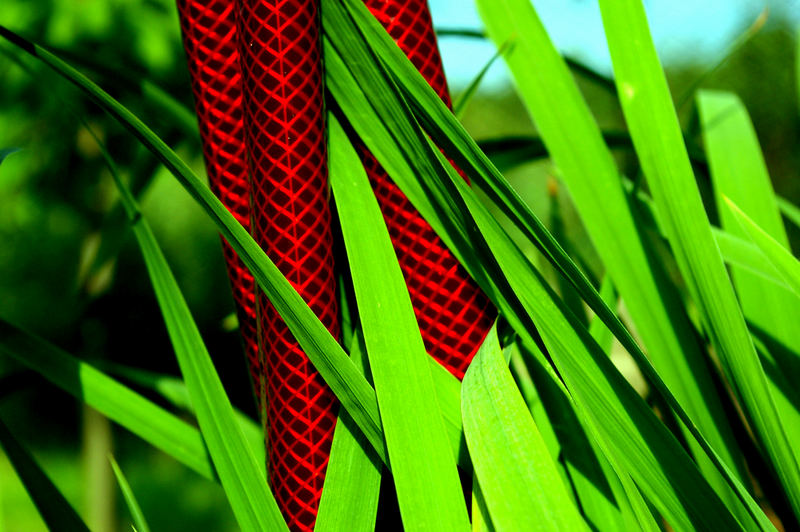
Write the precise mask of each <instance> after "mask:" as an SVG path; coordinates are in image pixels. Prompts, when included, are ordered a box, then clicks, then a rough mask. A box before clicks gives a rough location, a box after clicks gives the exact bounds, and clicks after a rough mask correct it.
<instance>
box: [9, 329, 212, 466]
mask: <svg viewBox="0 0 800 532" xmlns="http://www.w3.org/2000/svg"><path fill="white" fill-rule="evenodd" d="M0 353H3V354H4V355H7V356H9V357H11V358H13V359H14V360H16V361H17V362H19V363H20V364H22V365H24V366H25V367H27V368H29V369H31V370H32V371H35V372H37V373H39V374H40V375H42V376H43V377H44V378H45V379H47V380H48V381H50V382H51V383H53V384H54V385H55V386H57V387H59V388H60V389H62V390H64V391H65V392H67V393H69V394H70V395H72V396H74V397H76V398H78V399H79V400H81V401H83V402H85V403H86V404H87V405H89V406H91V407H92V408H94V409H95V410H97V411H98V412H100V413H101V414H103V415H104V416H106V417H108V418H109V419H111V420H112V421H114V422H115V423H118V424H119V425H121V426H123V427H125V428H126V429H128V430H129V431H131V432H132V433H134V434H136V435H137V436H139V437H140V438H142V439H143V440H144V441H146V442H148V443H149V444H151V445H153V446H154V447H156V448H157V449H161V450H162V451H163V452H165V453H166V454H168V455H169V456H171V457H173V458H175V459H176V460H178V461H179V462H181V463H182V464H184V465H185V466H187V467H189V468H190V469H192V470H194V471H196V472H197V473H198V474H200V475H201V476H203V477H205V478H208V479H212V480H213V479H215V478H216V472H215V471H214V466H213V465H212V463H211V460H210V458H209V456H208V452H207V450H206V448H205V444H204V443H203V437H202V436H201V435H200V433H199V431H198V430H197V429H196V428H194V427H192V426H191V425H189V424H188V423H186V422H185V421H183V420H182V419H180V418H178V417H177V416H175V415H174V414H171V413H170V412H168V411H166V410H164V409H163V408H161V407H160V406H158V405H156V404H155V403H153V402H152V401H150V400H149V399H146V398H144V397H142V396H141V395H139V394H138V393H136V392H134V391H133V390H131V389H130V388H128V387H127V386H124V385H123V384H121V383H119V382H118V381H116V380H114V379H113V378H111V377H109V376H107V375H106V374H105V373H103V372H101V371H99V370H98V369H96V368H95V367H94V366H92V365H90V364H88V363H86V362H83V361H81V360H79V359H77V358H75V357H73V356H72V355H70V354H68V353H66V352H64V351H62V350H61V349H59V348H58V347H56V346H54V345H52V344H50V343H48V342H46V341H44V340H42V339H41V338H38V337H36V336H34V335H32V334H30V333H27V332H25V331H23V330H21V329H19V328H17V327H15V326H14V325H11V324H10V323H8V322H6V321H3V320H0Z"/></svg>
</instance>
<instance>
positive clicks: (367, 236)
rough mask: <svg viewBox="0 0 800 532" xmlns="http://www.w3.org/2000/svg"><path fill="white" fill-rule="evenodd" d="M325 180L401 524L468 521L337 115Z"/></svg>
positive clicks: (386, 246)
mask: <svg viewBox="0 0 800 532" xmlns="http://www.w3.org/2000/svg"><path fill="white" fill-rule="evenodd" d="M329 131H330V137H331V143H330V146H331V149H330V154H329V157H330V167H331V172H330V182H331V188H332V190H333V194H334V197H335V198H336V207H337V210H338V212H339V221H340V224H341V227H342V235H343V237H344V242H345V247H346V249H347V258H348V262H349V263H350V272H351V275H352V277H353V286H354V289H355V294H356V301H357V303H358V311H359V316H360V318H361V325H362V328H363V331H364V339H365V343H366V348H367V355H368V358H369V364H370V369H371V371H372V377H373V379H374V381H375V392H376V394H377V397H378V406H379V407H380V413H381V421H382V423H383V430H384V434H385V437H386V446H387V449H388V452H389V460H390V462H391V464H392V476H393V478H394V483H395V486H396V487H397V498H398V502H399V505H400V513H401V515H402V518H403V525H404V527H405V528H406V529H409V530H425V529H429V530H430V529H434V528H442V529H443V530H466V529H467V528H469V520H468V518H467V510H466V507H465V505H464V499H463V496H462V492H461V485H460V482H459V478H458V472H457V470H456V462H455V457H454V454H453V451H452V448H451V447H450V445H449V443H448V441H447V437H446V434H445V430H444V423H443V421H442V417H441V414H440V412H439V409H438V408H437V407H436V403H435V402H434V401H435V397H436V394H435V392H434V388H433V382H434V381H433V378H432V376H431V371H430V366H429V364H428V362H427V357H428V354H427V352H426V350H425V345H424V343H423V341H422V336H420V333H419V326H418V324H417V321H416V317H415V315H414V310H413V307H412V306H411V300H410V299H409V296H408V289H407V288H406V284H405V281H404V279H403V275H402V272H401V271H400V265H399V264H398V263H397V257H396V256H395V252H394V248H393V247H392V243H391V240H390V238H389V233H388V231H387V229H386V226H385V224H384V223H383V215H382V214H381V211H380V207H379V206H378V202H377V200H376V199H375V196H374V194H373V192H372V188H371V186H370V184H369V180H368V179H367V175H366V172H365V171H364V169H363V166H362V164H361V161H360V159H359V157H358V155H357V154H356V152H355V149H354V148H353V147H352V146H351V145H350V143H349V141H348V140H347V136H346V134H345V133H344V130H343V129H342V128H341V126H339V124H338V122H337V121H336V120H335V119H332V120H331V121H330V123H329Z"/></svg>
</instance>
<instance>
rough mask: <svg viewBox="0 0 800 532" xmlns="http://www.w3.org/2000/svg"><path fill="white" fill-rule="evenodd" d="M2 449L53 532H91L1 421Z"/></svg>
mask: <svg viewBox="0 0 800 532" xmlns="http://www.w3.org/2000/svg"><path fill="white" fill-rule="evenodd" d="M0 448H2V449H3V450H4V451H5V453H6V456H8V460H9V462H11V465H12V466H13V467H14V469H15V470H16V472H17V475H18V476H19V478H20V480H21V481H22V484H23V485H24V486H25V490H26V491H27V492H28V496H30V498H31V499H32V500H33V503H34V504H35V505H36V509H37V510H38V511H39V515H41V516H42V519H43V520H44V522H45V523H46V524H47V526H48V528H50V530H64V531H67V532H89V527H87V526H86V523H84V522H83V520H82V519H81V517H80V516H79V515H78V513H77V512H76V511H75V509H74V508H73V507H72V506H71V505H70V504H69V502H68V501H67V499H65V498H64V495H62V494H61V492H60V491H59V490H58V488H57V487H56V486H55V484H53V481H52V480H50V478H48V476H47V473H45V472H44V471H43V470H42V468H41V467H39V465H38V464H37V463H36V461H35V460H34V459H33V457H32V456H31V455H30V454H29V453H28V451H27V450H25V448H24V447H23V446H22V444H21V443H19V442H18V441H17V439H16V438H15V437H14V435H13V434H11V431H10V430H9V429H8V427H7V426H6V424H5V423H3V421H2V420H0Z"/></svg>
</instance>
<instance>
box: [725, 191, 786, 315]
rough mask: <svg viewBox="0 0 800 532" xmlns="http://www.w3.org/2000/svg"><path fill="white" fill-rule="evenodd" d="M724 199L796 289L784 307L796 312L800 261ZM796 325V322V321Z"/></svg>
mask: <svg viewBox="0 0 800 532" xmlns="http://www.w3.org/2000/svg"><path fill="white" fill-rule="evenodd" d="M723 201H724V202H725V203H726V205H727V206H728V207H729V208H730V212H731V213H733V215H734V217H735V219H736V221H737V222H738V223H739V224H741V226H742V229H744V230H745V231H746V232H747V235H748V236H749V237H750V239H751V240H752V241H753V243H754V244H755V245H756V246H758V249H760V250H761V252H762V253H763V254H764V256H766V257H767V259H768V260H769V261H770V263H771V264H772V265H773V266H774V267H775V270H776V271H777V272H778V273H780V274H781V276H782V277H783V279H784V280H785V281H786V284H787V285H789V287H790V288H791V289H792V290H793V291H794V295H795V296H796V297H795V298H794V301H791V300H788V301H787V306H786V307H784V309H783V310H784V311H786V312H795V311H797V310H798V309H800V299H798V298H800V262H798V261H797V259H796V258H795V257H794V255H792V254H791V253H790V252H789V251H788V250H787V249H786V248H785V247H784V246H783V245H782V244H781V243H780V242H778V241H777V240H775V239H774V238H773V237H772V236H771V235H770V234H769V233H767V232H766V231H765V230H764V229H763V228H761V227H760V226H759V225H757V224H756V223H755V221H753V219H752V218H750V217H749V216H748V215H746V214H745V213H744V211H742V209H740V208H739V206H738V205H736V204H735V203H734V202H733V201H732V200H731V199H730V198H727V197H725V198H723ZM795 325H796V323H795Z"/></svg>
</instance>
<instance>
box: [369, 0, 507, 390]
mask: <svg viewBox="0 0 800 532" xmlns="http://www.w3.org/2000/svg"><path fill="white" fill-rule="evenodd" d="M365 3H366V5H367V7H368V8H369V10H370V11H371V12H372V14H373V15H375V17H376V18H377V19H378V20H379V21H380V23H381V24H382V25H383V27H384V28H386V31H387V32H388V33H389V34H390V35H391V36H392V38H394V40H395V42H397V44H398V46H400V48H401V49H402V50H403V52H405V54H406V56H407V57H408V58H409V59H410V60H411V62H412V63H413V64H414V66H416V67H417V70H419V71H420V73H421V74H422V75H423V76H424V77H425V79H426V80H427V81H428V83H429V84H430V85H431V87H433V89H434V90H435V91H436V93H437V94H439V96H440V97H441V98H442V100H443V101H444V102H445V103H446V104H447V105H448V107H449V106H450V103H451V102H450V94H449V92H448V89H447V80H446V79H445V76H444V69H443V68H442V60H441V57H440V55H439V49H438V46H437V43H436V35H435V33H434V31H433V22H432V20H431V15H430V11H429V10H428V4H427V2H426V0H365ZM360 152H361V157H362V160H363V162H364V167H365V168H366V169H367V174H368V175H369V178H370V182H371V183H372V188H373V190H374V191H375V195H376V196H377V198H378V202H379V203H380V206H381V211H382V212H383V217H384V219H385V220H386V225H387V227H388V229H389V235H390V236H391V238H392V243H393V244H394V248H395V251H396V253H397V259H398V261H399V263H400V268H401V269H402V271H403V275H404V276H405V279H406V284H407V285H408V291H409V294H410V296H411V302H412V303H413V305H414V312H415V313H416V316H417V322H418V323H419V328H420V331H421V333H422V338H423V340H424V341H425V347H426V348H427V349H428V353H430V354H431V355H432V356H433V357H434V358H436V360H438V361H439V362H440V363H441V364H442V365H443V366H444V367H446V368H447V369H448V370H449V371H450V372H451V373H452V374H453V375H455V376H456V377H458V378H459V379H461V378H463V377H464V373H465V372H466V370H467V367H468V366H469V363H470V362H471V361H472V357H473V356H474V355H475V351H477V349H478V347H479V346H480V344H481V342H483V339H484V338H485V337H486V334H487V332H488V331H489V329H490V328H491V326H492V323H493V321H494V317H495V310H494V308H493V307H492V305H491V303H490V302H489V300H488V299H487V298H486V296H485V295H484V294H483V292H481V290H480V288H478V286H477V285H476V284H475V282H474V281H473V280H472V279H470V277H469V275H468V274H467V273H466V271H464V269H463V268H462V267H461V265H460V264H459V263H458V261H457V260H456V259H455V257H454V256H453V254H452V253H450V251H449V250H448V249H447V247H445V245H444V243H443V242H442V240H441V239H440V238H439V237H438V236H437V235H436V233H435V232H434V231H433V229H432V228H431V226H430V225H428V223H427V222H426V221H425V220H424V219H423V218H422V216H421V215H420V214H419V212H417V210H416V209H415V208H414V206H413V205H411V202H410V201H408V199H407V198H406V197H405V196H404V195H403V193H402V192H401V191H400V189H399V188H398V187H397V186H396V185H395V184H394V183H393V182H392V181H391V179H390V178H389V176H388V174H387V173H386V171H385V170H384V169H383V168H382V167H381V166H380V164H379V163H378V161H377V160H376V159H375V157H374V156H373V155H372V154H371V153H370V152H369V151H368V150H367V149H366V148H365V147H363V146H362V147H361V150H360Z"/></svg>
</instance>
